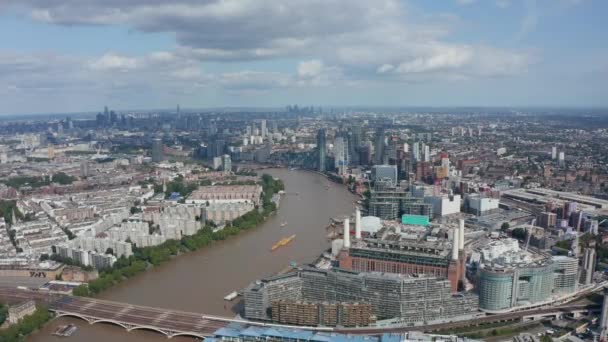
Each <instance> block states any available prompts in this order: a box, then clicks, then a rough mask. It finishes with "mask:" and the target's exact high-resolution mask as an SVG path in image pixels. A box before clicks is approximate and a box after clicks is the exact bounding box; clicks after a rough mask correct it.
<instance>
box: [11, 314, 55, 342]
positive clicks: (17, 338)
mask: <svg viewBox="0 0 608 342" xmlns="http://www.w3.org/2000/svg"><path fill="white" fill-rule="evenodd" d="M50 319H51V314H50V313H49V310H48V309H47V308H46V307H41V306H39V307H38V308H37V309H36V312H34V313H33V314H31V315H29V316H26V317H24V318H23V319H22V320H21V321H19V323H17V324H14V325H11V326H10V327H8V328H6V329H2V330H0V341H2V342H21V341H24V340H25V336H27V335H28V334H31V333H32V332H34V331H36V330H38V329H40V327H42V326H43V325H44V324H45V323H46V322H47V321H49V320H50Z"/></svg>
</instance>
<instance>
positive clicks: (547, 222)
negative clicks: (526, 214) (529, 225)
mask: <svg viewBox="0 0 608 342" xmlns="http://www.w3.org/2000/svg"><path fill="white" fill-rule="evenodd" d="M537 222H538V226H539V227H543V228H545V229H550V228H554V227H555V225H556V224H557V215H556V214H555V213H551V212H547V211H543V212H542V213H540V215H538V219H537Z"/></svg>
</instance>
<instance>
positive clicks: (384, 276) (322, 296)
mask: <svg viewBox="0 0 608 342" xmlns="http://www.w3.org/2000/svg"><path fill="white" fill-rule="evenodd" d="M244 298H245V316H246V317H247V318H249V319H256V320H271V319H272V317H273V313H272V311H273V308H274V309H275V310H280V309H279V305H288V309H290V310H296V311H298V310H300V311H301V312H302V313H303V314H304V311H306V315H308V318H305V317H303V318H302V319H303V320H305V321H306V322H307V323H308V324H312V323H314V322H317V321H318V322H320V323H321V324H320V325H323V324H324V323H327V324H328V325H330V323H334V322H336V320H334V318H333V317H334V315H336V313H334V312H332V311H331V310H332V307H331V306H327V307H326V308H324V310H326V311H327V314H328V316H327V320H325V321H324V320H323V319H319V316H318V314H319V309H318V307H316V308H317V309H316V310H315V307H311V306H310V305H308V306H306V307H302V308H299V307H298V306H300V305H302V304H301V302H307V303H329V304H332V303H334V304H338V305H342V307H343V308H344V307H345V305H346V306H351V307H354V303H362V304H369V305H370V306H371V309H372V310H371V315H372V316H375V318H377V319H378V320H383V319H398V320H399V321H400V322H402V323H405V324H412V325H414V324H423V323H425V322H431V321H433V322H434V321H447V320H452V319H455V318H457V317H463V316H464V317H467V316H471V317H472V316H473V315H475V313H476V312H477V297H476V296H475V295H472V294H459V295H452V291H451V284H450V282H449V281H448V280H447V279H444V278H441V277H433V276H425V275H415V276H414V275H399V274H389V273H376V272H374V273H357V272H349V271H344V270H339V269H333V270H319V269H312V268H303V269H298V270H295V271H294V272H291V273H287V274H283V275H279V276H276V277H273V278H269V279H263V280H259V281H256V282H254V283H252V284H250V285H249V286H248V287H247V288H246V289H245V292H244ZM289 303H291V305H289ZM284 310H287V309H284ZM269 312H270V314H268V313H269ZM342 312H343V313H342V317H340V318H339V319H341V320H342V321H341V322H342V323H344V320H346V319H347V314H346V313H345V311H344V309H343V311H342ZM354 312H357V314H359V315H361V316H359V318H353V317H351V319H353V320H356V321H358V322H363V321H364V320H366V319H368V317H369V316H370V312H369V311H368V310H367V309H366V307H365V306H364V305H360V306H359V307H358V308H356V309H355V311H353V313H354ZM279 315H280V314H279ZM293 319H294V320H297V319H296V318H293ZM369 319H374V318H373V317H372V318H369ZM339 322H340V321H338V323H339Z"/></svg>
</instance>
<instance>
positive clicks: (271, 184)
mask: <svg viewBox="0 0 608 342" xmlns="http://www.w3.org/2000/svg"><path fill="white" fill-rule="evenodd" d="M261 183H262V188H263V193H262V205H261V206H260V207H259V208H256V209H254V210H252V211H250V212H248V213H246V214H245V215H243V216H241V217H239V218H237V219H235V220H233V221H232V222H229V223H227V224H226V226H225V227H224V228H223V229H221V230H216V231H214V229H213V228H214V225H213V224H212V223H210V222H207V223H204V225H205V226H204V227H203V228H202V229H201V230H199V231H198V232H196V234H194V235H191V236H184V237H183V238H182V239H181V240H167V241H165V242H164V243H163V244H160V245H158V246H153V247H144V248H139V247H137V246H136V247H135V248H133V255H131V256H130V257H129V258H125V257H124V256H123V257H120V258H119V259H118V260H117V261H116V263H114V265H113V266H112V268H110V269H107V270H102V271H101V272H100V275H99V278H97V279H96V280H93V281H91V282H89V284H88V285H81V286H78V287H76V288H75V289H74V291H73V294H74V295H76V296H94V295H96V294H98V293H100V292H102V291H104V290H106V289H108V288H110V287H112V286H113V285H114V284H118V283H120V282H122V281H123V280H125V279H128V278H131V277H133V276H135V275H137V274H139V273H141V272H144V271H145V270H146V269H147V268H148V267H152V266H158V265H160V264H162V263H164V262H166V261H168V260H170V259H171V258H172V257H174V256H177V255H180V254H182V253H187V252H190V251H195V250H198V249H200V248H203V247H206V246H208V245H210V244H212V243H213V242H214V241H221V240H225V239H227V238H228V237H230V236H233V235H236V234H238V233H239V232H240V231H242V230H249V229H252V228H254V227H256V226H258V225H259V224H260V223H262V222H263V221H264V220H265V219H266V218H267V217H268V216H269V215H271V214H272V213H273V212H274V211H275V210H276V204H275V203H274V202H273V201H272V196H273V195H274V194H276V193H278V192H279V191H281V190H283V189H284V185H283V182H282V181H281V180H277V179H274V178H272V177H271V176H269V175H263V176H262V181H261Z"/></svg>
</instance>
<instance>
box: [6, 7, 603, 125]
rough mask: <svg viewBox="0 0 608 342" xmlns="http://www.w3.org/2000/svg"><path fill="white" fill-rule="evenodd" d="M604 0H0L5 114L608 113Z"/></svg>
mask: <svg viewBox="0 0 608 342" xmlns="http://www.w3.org/2000/svg"><path fill="white" fill-rule="evenodd" d="M605 13H608V2H606V1H603V0H445V1H425V0H410V1H405V0H374V1H366V0H343V1H342V0H286V1H270V0H223V1H220V0H173V1H163V0H2V1H0V39H1V41H2V42H4V44H3V46H2V47H1V48H0V102H1V103H2V108H1V109H0V115H6V114H22V113H23V114H25V113H63V112H91V111H95V110H102V109H103V106H104V105H108V106H109V107H111V108H117V109H134V108H139V109H142V110H145V109H156V108H174V107H175V105H176V104H178V103H179V104H180V105H181V106H182V108H184V109H186V108H210V107H284V106H285V105H287V104H299V105H315V106H341V105H344V106H389V107H403V106H434V107H444V106H506V107H527V106H551V107H561V106H568V107H608V90H607V89H608V86H607V83H608V43H607V40H606V35H607V34H608V23H606V21H605V18H604V17H605Z"/></svg>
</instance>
